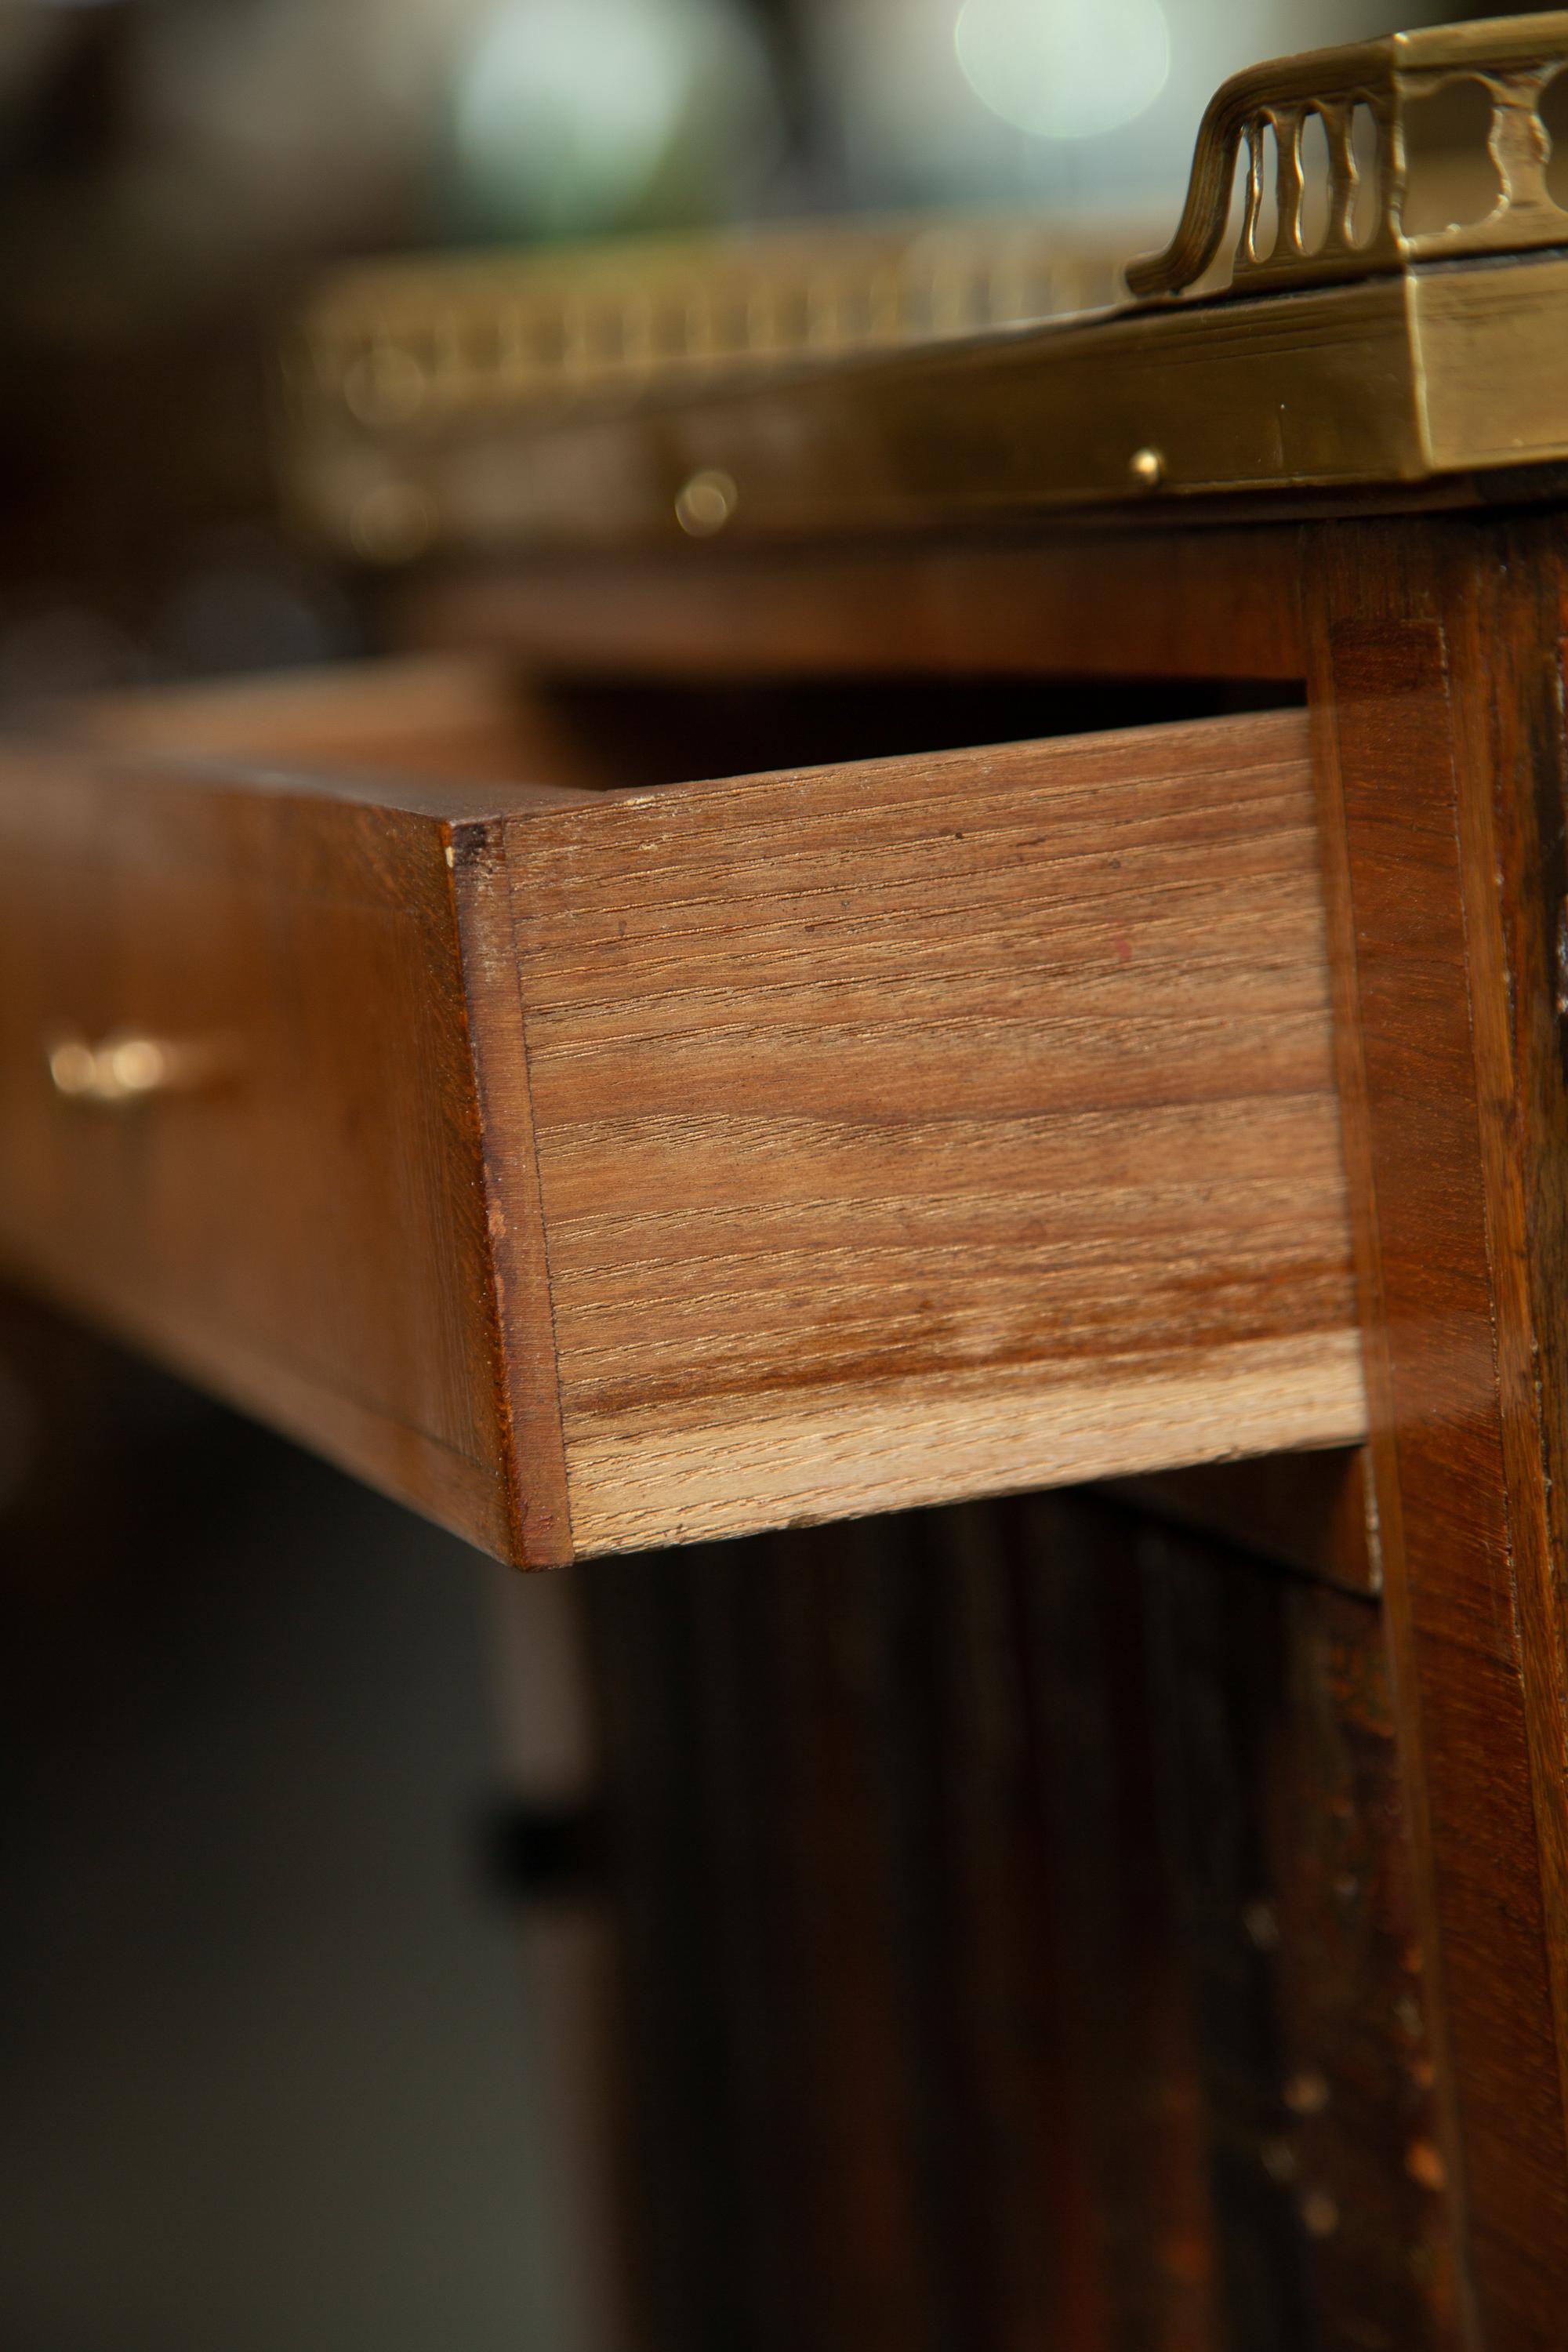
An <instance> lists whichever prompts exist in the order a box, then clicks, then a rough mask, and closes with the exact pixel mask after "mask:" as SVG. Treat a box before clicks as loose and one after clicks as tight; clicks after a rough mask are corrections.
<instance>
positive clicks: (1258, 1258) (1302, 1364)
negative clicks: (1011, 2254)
mask: <svg viewBox="0 0 1568 2352" xmlns="http://www.w3.org/2000/svg"><path fill="white" fill-rule="evenodd" d="M340 692H342V693H346V694H348V696H349V698H350V699H351V700H353V701H362V702H363V713H364V726H365V743H366V747H367V749H368V750H370V751H374V754H375V755H376V756H379V757H384V756H385V753H386V750H387V742H388V736H387V730H388V729H389V727H391V726H393V725H394V724H399V725H401V726H402V727H403V728H404V729H405V731H406V734H407V737H408V739H409V740H410V743H411V744H424V745H426V746H436V747H437V749H440V748H441V747H444V760H443V758H437V759H436V760H435V761H433V766H434V767H435V769H436V773H435V774H434V775H433V776H432V777H431V778H429V779H427V780H425V781H419V780H417V779H414V780H410V779H408V778H406V777H405V776H398V775H394V776H385V775H382V776H378V775H376V774H374V773H372V772H368V771H367V770H365V769H364V768H363V766H362V765H361V764H360V761H359V760H358V759H357V757H356V747H355V740H354V738H353V730H352V729H351V728H349V727H348V726H347V725H346V724H345V723H344V720H343V718H342V710H341V709H339V708H337V707H336V706H335V705H334V704H333V703H332V702H331V698H330V697H327V696H325V695H324V693H323V690H322V689H321V688H320V687H319V686H315V685H309V684H308V685H306V686H304V687H302V688H300V689H298V690H297V691H296V690H293V689H288V688H279V687H272V688H261V689H257V688H247V689H244V690H243V691H237V692H234V693H231V694H228V695H226V696H217V697H214V696H212V695H211V694H207V695H204V696H198V698H197V701H198V702H199V703H202V704H205V712H201V711H199V712H198V713H197V716H196V718H195V719H192V717H191V715H190V713H189V712H188V711H186V710H184V708H183V706H177V707H176V708H175V709H174V710H173V712H164V713H163V714H160V712H159V711H158V709H157V708H156V706H153V705H141V706H138V707H137V709H134V710H131V711H126V710H124V709H121V710H118V711H111V712H109V713H107V714H105V715H103V716H102V717H101V718H100V720H99V721H97V722H95V723H96V725H97V730H98V733H99V735H100V737H102V736H105V735H110V736H112V735H113V734H114V730H116V729H119V730H122V738H121V740H130V741H132V742H133V743H135V744H136V745H138V746H139V749H138V751H137V753H136V756H135V757H134V758H132V757H129V756H125V757H122V758H121V760H120V761H118V762H116V761H113V760H111V759H110V757H109V755H108V754H107V752H106V751H104V750H103V749H101V748H100V743H99V742H96V741H93V740H79V741H78V743H77V744H76V746H75V748H71V747H70V746H62V747H57V748H56V749H55V750H53V751H49V750H41V751H17V752H15V753H13V754H12V755H11V756H10V757H9V759H8V761H7V763H6V766H5V772H4V779H3V782H0V827H3V828H4V835H5V883H4V887H5V892H6V906H5V932H6V937H7V940H8V941H10V942H12V943H13V946H12V951H11V952H12V962H13V966H14V968H15V977H14V982H13V985H12V986H11V987H10V989H9V990H8V992H7V994H6V1002H5V1012H4V1015H3V1018H4V1020H5V1045H4V1049H3V1067H4V1084H5V1105H4V1109H5V1118H4V1138H3V1140H0V1233H3V1235H4V1241H5V1251H6V1255H7V1257H8V1259H9V1260H10V1262H11V1263H12V1264H13V1265H15V1266H16V1267H17V1268H18V1269H19V1270H21V1271H23V1272H25V1273H28V1274H30V1275H31V1276H33V1277H34V1278H35V1279H36V1280H39V1281H42V1282H43V1283H45V1284H46V1285H47V1286H50V1287H52V1288H54V1289H55V1290H56V1291H58V1293H59V1294H60V1295H62V1296H63V1297H66V1298H68V1299H69V1300H71V1301H73V1302H75V1303H77V1304H78V1305H79V1306H81V1307H86V1308H87V1309H89V1311H99V1312H100V1313H102V1314H103V1315H105V1316H106V1317H107V1318H109V1319H110V1320H111V1321H112V1322H113V1323H115V1324H116V1325H117V1326H118V1327H119V1328H121V1329H124V1330H127V1331H129V1332H131V1333H132V1335H134V1336H136V1337H139V1338H141V1339H143V1340H144V1341H146V1342H147V1343H148V1344H150V1345H153V1346H154V1347H155V1348H157V1349H160V1350H161V1351H162V1352H163V1353H164V1354H166V1355H168V1356H169V1357H170V1358H171V1359H172V1360H174V1362H176V1363H177V1364H179V1365H182V1366H183V1367H184V1368H185V1369H187V1370H191V1371H192V1372H193V1373H194V1374H195V1376H197V1377H198V1378H203V1379H207V1380H210V1381H213V1382H214V1383H215V1384H216V1385H217V1386H219V1387H220V1388H222V1389H223V1390H224V1391H225V1392H226V1393H228V1394H230V1395H233V1396H235V1397H237V1398H238V1399H239V1400H240V1401H241V1402H245V1403H247V1405H249V1406H250V1407H251V1408H252V1409H254V1410H257V1411H259V1412H264V1413H268V1414H270V1415H271V1416H272V1417H273V1418H275V1419H277V1420H279V1422H280V1423H282V1425H283V1426H285V1427H287V1428H288V1429H289V1430H290V1431H291V1432H293V1433H296V1434H298V1435H300V1436H303V1437H305V1438H306V1439H307V1440H308V1441H309V1442H311V1443H315V1444H319V1445H321V1446H322V1447H323V1449H324V1450H326V1451H328V1452H330V1453H331V1454H334V1455H335V1456H336V1457H337V1458H339V1459H341V1460H343V1461H345V1462H347V1463H348V1464H349V1465H351V1466H353V1467H354V1468H356V1469H358V1470H359V1471H360V1472H361V1473H362V1474H363V1475H367V1476H369V1477H371V1478H373V1479H374V1480H375V1481H376V1482H377V1483H380V1484H382V1485H384V1486H388V1487H389V1488H390V1489H391V1490H392V1491H393V1492H395V1493H397V1494H399V1495H400V1496H404V1497H405V1498H406V1499H409V1500H411V1501H413V1502H415V1503H416V1504H418V1505H419V1506H420V1507H423V1508H426V1509H427V1510H430V1511H432V1512H433V1513H434V1514H435V1515H436V1516H437V1517H442V1518H444V1519H446V1520H447V1522H448V1523H450V1524H452V1525H454V1526H456V1527H458V1528H459V1529H460V1530H461V1531H462V1532H464V1533H466V1534H468V1535H469V1536H471V1537H472V1538H474V1539H475V1540H476V1541H479V1542H480V1543H483V1544H485V1545H487V1546H489V1548H491V1549H496V1550H499V1551H501V1552H504V1553H506V1554H508V1555H510V1556H512V1557H516V1558H519V1559H523V1560H526V1561H528V1562H531V1563H534V1564H544V1563H548V1562H553V1561H557V1560H561V1559H566V1558H569V1557H571V1556H572V1554H573V1552H574V1551H579V1552H581V1551H600V1550H613V1549H626V1548H634V1547H639V1546H647V1545H649V1544H655V1543H661V1542H668V1541H671V1540H676V1539H681V1538H692V1537H697V1536H711V1535H715V1534H720V1533H733V1532H740V1531H743V1530H745V1529H748V1528H757V1527H765V1526H771V1525H777V1524H780V1523H782V1522H784V1521H787V1520H795V1519H805V1518H826V1517H836V1516H839V1515H842V1514H843V1513H846V1512H858V1511H867V1510H871V1509H878V1508H887V1507H895V1506H897V1505H900V1504H903V1503H909V1502H917V1501H919V1502H924V1501H931V1500H940V1499H943V1498H947V1497H951V1496H959V1495H964V1494H973V1493H983V1492H990V1491H995V1490H999V1489H1005V1488H1008V1487H1016V1486H1026V1485H1031V1484H1039V1483H1051V1482H1056V1483H1059V1482H1061V1481H1062V1480H1064V1479H1069V1478H1073V1477H1077V1476H1083V1475H1108V1474H1111V1473H1115V1472H1124V1471H1129V1470H1140V1469H1147V1468H1153V1467H1163V1466H1167V1465H1172V1464H1180V1463H1188V1462H1194V1461H1202V1460H1205V1459H1210V1458H1213V1457H1215V1455H1219V1454H1232V1453H1247V1452H1252V1453H1257V1452H1259V1451H1264V1450H1268V1449H1272V1448H1276V1447H1281V1446H1287V1447H1288V1446H1294V1445H1321V1444H1333V1443H1336V1442H1338V1443H1343V1442H1345V1441H1347V1440H1352V1439H1354V1438H1356V1437H1358V1436H1359V1434H1360V1433H1361V1429H1362V1426H1363V1401H1362V1393H1361V1384H1360V1372H1359V1365H1358V1360H1357V1353H1356V1343H1355V1338H1354V1331H1353V1324H1352V1307H1351V1290H1350V1268H1349V1247H1348V1225H1347V1212H1346V1205H1345V1201H1344V1195H1343V1179H1342V1169H1341V1162H1340V1154H1339V1143H1338V1131H1337V1124H1336V1115H1335V1108H1334V1100H1333V1087H1332V1077H1331V1059H1330V1038H1329V1016H1328V997H1327V980H1326V971H1325V949H1324V940H1323V932H1322V919H1321V904H1320V894H1319V886H1318V881H1317V876H1316V870H1315V849H1314V839H1313V823H1312V811H1311V800H1310V778H1309V773H1308V763H1307V741H1306V732H1305V721H1304V719H1302V718H1301V717H1300V715H1299V714H1297V713H1293V712H1284V713H1275V714H1255V715H1249V716H1245V717H1237V718H1232V719H1223V720H1215V721H1204V722H1196V723H1193V724H1188V725H1183V726H1174V727H1170V728H1163V729H1160V728H1156V729H1145V730H1132V731H1131V732H1128V731H1122V732H1113V733H1107V734H1100V735H1095V736H1090V737H1079V738H1069V739H1063V740H1058V741H1054V742H1047V743H1036V744H1020V745H1013V746H999V747H996V748H994V749H991V750H985V751H973V752H963V753H945V754H941V755H936V756H933V757H931V758H929V759H920V758H907V759H900V760H888V761H873V762H867V763H858V764H847V765H844V764H841V765H838V766H835V767H830V768H825V769H819V770H814V771H810V772H803V773H795V774H785V775H783V776H777V777H753V778H750V779H742V780H740V781H732V782H721V783H716V784H705V785H701V784H700V785H689V786H686V785H677V786H666V787H661V788H660V789H659V790H658V791H656V792H653V793H615V792H603V791H601V792H597V793H583V792H581V791H577V790H574V789H573V788H572V787H570V786H566V785H553V784H550V783H548V782H539V783H536V784H532V785H529V784H521V783H520V784H515V785H511V784H508V785H497V784H495V783H493V782H489V781H481V782H475V783H472V784H464V783H461V782H455V781H452V774H453V772H454V770H460V768H461V764H462V754H463V747H464V745H465V744H468V745H469V746H471V743H472V740H473V729H472V727H471V726H470V727H469V729H468V733H467V734H465V732H464V716H465V713H468V715H469V717H470V718H472V715H473V710H477V712H478V719H476V720H475V721H474V724H476V725H477V724H478V723H479V721H481V720H482V722H483V725H484V727H485V729H486V730H488V734H487V740H488V741H489V743H490V754H489V756H493V750H494V738H495V729H496V728H497V727H498V726H499V725H500V720H501V716H502V714H501V713H500V710H499V709H495V708H490V707H489V706H487V705H486V704H485V703H484V702H483V700H482V698H481V699H479V700H478V701H477V702H476V703H475V705H474V706H473V707H472V709H470V706H469V704H468V701H467V700H466V699H465V697H464V694H463V693H461V692H460V693H459V695H458V703H457V708H456V709H454V708H452V707H451V696H450V682H449V680H444V679H443V677H442V675H441V674H440V673H439V672H433V671H431V670H429V669H425V670H422V671H419V672H418V673H416V675H414V676H408V675H404V674H399V673H397V672H394V673H392V674H390V675H388V676H386V677H374V678H370V679H366V680H363V681H360V682H358V683H357V685H356V684H355V682H353V681H350V682H349V684H348V686H346V687H344V688H341V689H340ZM268 712H270V715H271V721H272V722H273V723H275V724H276V728H277V738H278V741H279V746H280V754H279V757H280V761H281V762H283V764H274V763H273V762H272V761H268V760H267V759H265V758H264V757H263V756H262V752H263V739H264V737H266V736H267V733H268ZM204 719H205V721H206V722H210V725H211V728H212V730H213V733H214V735H215V737H216V738H220V739H226V751H227V754H228V757H229V758H230V759H231V760H232V759H234V758H236V757H237V756H238V755H239V753H240V751H241V749H242V747H243V749H244V752H245V756H246V758H247V761H248V764H247V766H245V767H237V766H235V767H230V768H228V769H226V770H225V769H222V768H219V767H217V766H216V765H214V764H213V763H211V762H204V761H201V760H199V759H197V758H196V757H195V755H194V753H193V751H192V744H193V743H194V741H195V740H197V736H198V735H199V734H200V733H201V732H202V731H203V730H204ZM165 725H167V726H169V728H170V732H171V748H170V750H169V751H165V752H162V753H155V752H154V751H153V744H154V743H155V742H156V741H159V740H162V739H161V736H160V731H159V730H160V729H162V728H163V727H164V726H165ZM454 730H455V731H454ZM89 731H90V730H89ZM323 746H325V747H326V749H327V756H326V757H325V759H324V760H322V761H321V765H320V767H319V769H318V768H310V769H308V770H306V771H305V772H300V768H299V767H298V766H297V765H296V766H294V767H290V766H289V764H287V763H288V762H290V761H292V762H296V763H298V762H300V761H305V760H306V759H307V757H314V756H315V755H316V754H318V753H319V752H320V751H321V748H322V747H323ZM539 758H540V751H539V746H538V745H537V743H536V742H534V740H532V739H531V737H530V736H529V734H528V732H527V720H526V714H525V717H524V720H523V722H522V731H521V735H520V738H519V749H518V751H517V753H516V759H517V762H518V764H519V765H520V766H521V765H524V764H528V765H529V766H531V770H532V772H533V773H534V774H535V775H542V773H543V770H542V766H538V765H534V764H533V763H534V762H535V761H538V760H539ZM123 1029H132V1030H142V1031H146V1032H148V1033H150V1034H154V1035H169V1036H173V1037H174V1038H175V1039H176V1040H180V1039H187V1038H191V1037H195V1038H196V1039H197V1040H200V1039H201V1038H202V1037H204V1036H207V1035H211V1036H213V1037H215V1038H218V1039H221V1040H223V1041H224V1043H225V1049H226V1052H228V1053H229V1054H230V1055H231V1056H232V1062H233V1066H232V1068H229V1069H228V1070H226V1073H225V1075H224V1076H223V1077H222V1079H221V1080H220V1081H219V1082H217V1083H215V1084H213V1085H210V1086H208V1087H205V1088H203V1089H201V1090H197V1091H193V1092H191V1093H190V1094H188V1095H179V1096H174V1097H168V1098H163V1099H153V1100H150V1101H148V1102H145V1103H142V1104H140V1105H137V1106H135V1107H133V1108H129V1109H124V1110H121V1111H119V1112H106V1111H104V1110H102V1109H100V1108H96V1107H91V1106H84V1105H81V1104H72V1103H68V1102H62V1101H60V1100H58V1099H57V1098H56V1097H55V1096H54V1095H53V1093H52V1091H51V1087H50V1084H49V1077H48V1072H47V1065H46V1059H45V1051H44V1049H45V1046H46V1045H47V1041H48V1039H49V1038H50V1036H51V1035H53V1034H58V1033H59V1032H60V1031H62V1030H65V1031H71V1032H76V1033H79V1034H83V1035H86V1036H89V1038H97V1037H102V1036H104V1035H107V1034H113V1033H114V1032H116V1031H119V1030H123Z"/></svg>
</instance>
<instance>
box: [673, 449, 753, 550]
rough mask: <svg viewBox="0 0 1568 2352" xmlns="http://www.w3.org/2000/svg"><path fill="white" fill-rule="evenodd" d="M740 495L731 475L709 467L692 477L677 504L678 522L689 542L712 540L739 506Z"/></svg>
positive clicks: (680, 494) (676, 515)
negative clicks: (691, 540) (690, 540)
mask: <svg viewBox="0 0 1568 2352" xmlns="http://www.w3.org/2000/svg"><path fill="white" fill-rule="evenodd" d="M740 498H741V493H740V491H739V490H738V489H737V488H736V487H735V484H734V482H733V480H732V479H731V477H730V476H729V475H728V474H721V473H720V472H719V471H718V470H717V468H716V467H710V468H708V469H707V470H705V471H704V472H702V473H700V474H693V475H692V477H691V479H690V480H689V482H688V483H687V484H686V485H685V487H684V488H682V489H681V491H680V492H679V496H678V497H677V499H676V501H675V520H676V521H677V522H678V523H679V525H680V528H681V530H683V531H684V532H685V533H686V535H687V537H688V538H689V539H713V538H716V537H717V535H718V533H719V532H720V531H721V530H723V528H724V526H725V524H726V523H727V522H728V521H729V520H730V518H731V515H732V514H733V513H734V511H735V509H736V507H737V506H738V505H739V503H740Z"/></svg>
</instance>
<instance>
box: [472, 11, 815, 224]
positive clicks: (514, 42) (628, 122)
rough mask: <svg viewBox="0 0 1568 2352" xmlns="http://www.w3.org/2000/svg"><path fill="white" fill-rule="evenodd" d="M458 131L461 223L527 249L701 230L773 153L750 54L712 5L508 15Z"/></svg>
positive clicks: (752, 48) (759, 75)
mask: <svg viewBox="0 0 1568 2352" xmlns="http://www.w3.org/2000/svg"><path fill="white" fill-rule="evenodd" d="M457 121H458V157H459V169H460V171H461V173H462V176H463V181H464V187H465V194H466V196H467V198H468V208H469V210H470V211H471V212H472V213H473V214H474V215H476V216H477V217H478V218H479V219H480V220H481V221H482V222H483V223H485V224H486V225H487V226H493V227H495V228H496V229H499V230H511V231H520V232H522V233H525V234H535V235H574V234H578V233H581V232H584V231H592V230H595V229H603V228H611V227H616V226H626V225H633V224H639V223H641V222H642V221H643V220H644V219H645V218H650V219H665V218H669V219H675V220H691V221H700V220H702V219H704V218H708V217H711V216H712V215H714V214H715V213H717V212H722V211H723V210H724V209H725V208H726V207H727V206H728V205H731V204H732V203H733V202H734V201H735V199H736V197H737V196H738V195H742V194H744V193H745V183H746V182H747V181H748V180H751V181H753V182H754V180H755V178H756V177H757V176H758V174H759V173H762V172H763V171H765V170H766V168H767V167H768V166H769V165H770V164H771V163H772V162H773V160H774V158H775V155H776V151H777V145H778V122H777V117H776V114H775V112H774V110H773V95H772V89H771V86H770V82H769V79H768V74H767V70H766V63H765V60H764V58H763V55H762V52H761V48H760V46H759V44H758V43H757V41H756V40H755V38H754V37H753V36H752V34H751V32H750V31H749V29H748V28H747V26H745V24H744V23H743V21H742V19H741V18H740V17H738V16H734V15H733V14H731V12H730V11H729V10H728V9H726V8H724V7H722V6H721V5H719V0H574V5H572V7H571V8H569V9H563V8H562V7H561V6H560V5H559V0H506V5H502V6H501V7H500V8H498V9H497V11H496V12H495V14H494V15H493V16H490V17H489V21H488V22H486V23H485V24H484V25H483V26H481V28H480V30H479V33H478V35H477V37H476V38H475V39H474V41H473V43H472V45H471V46H470V47H469V48H468V53H467V55H466V58H464V60H463V61H462V64H461V66H460V68H459V72H458V87H457Z"/></svg>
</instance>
